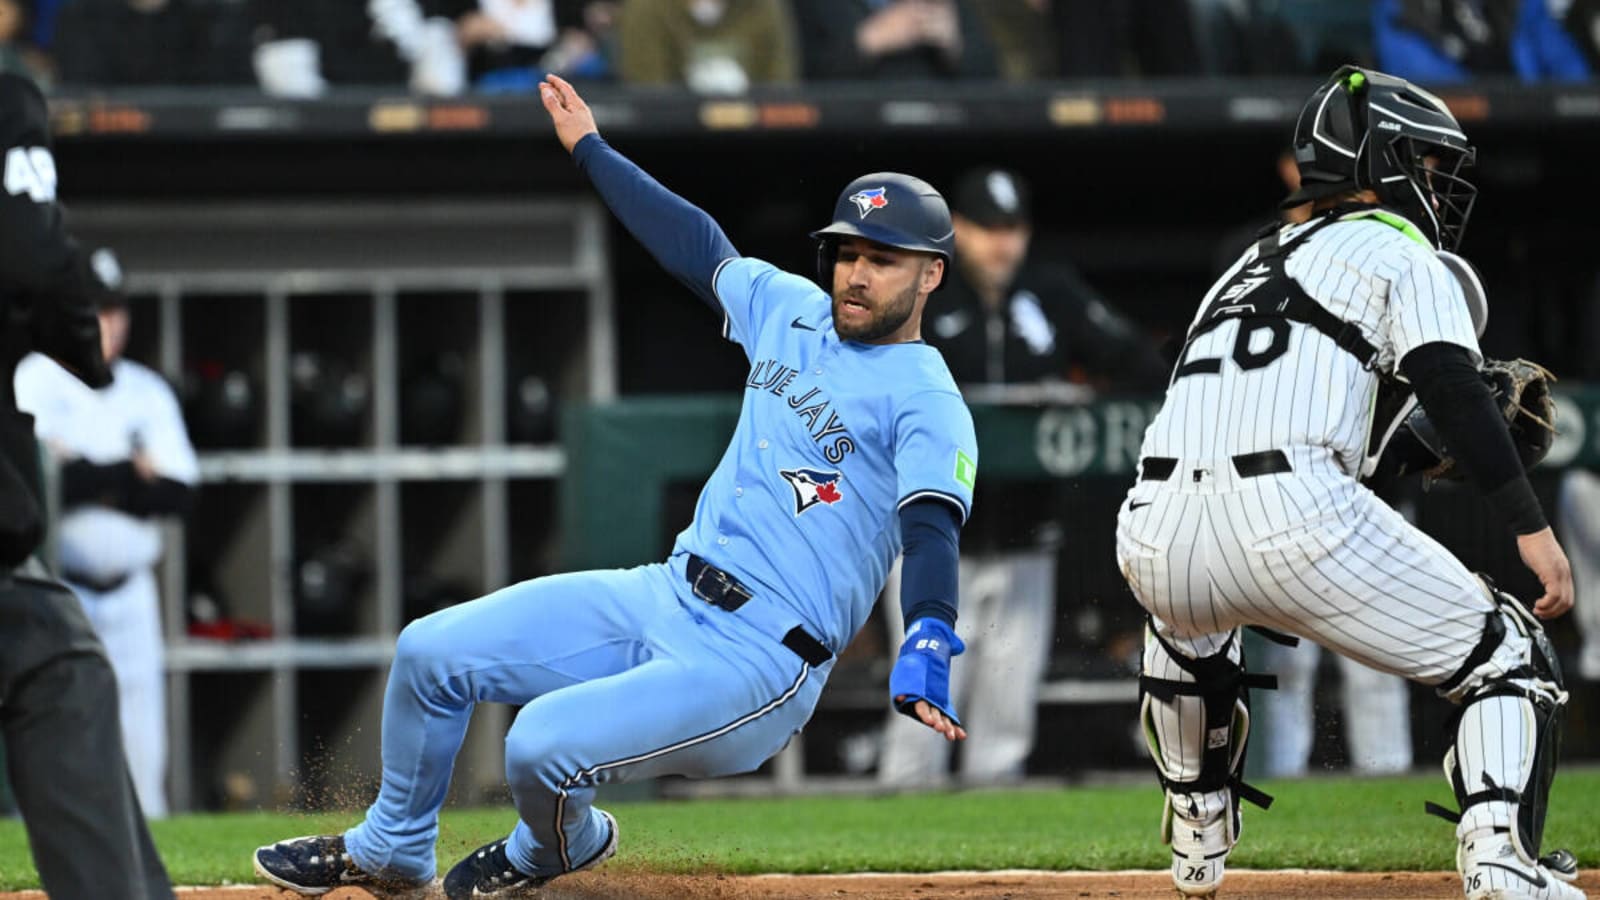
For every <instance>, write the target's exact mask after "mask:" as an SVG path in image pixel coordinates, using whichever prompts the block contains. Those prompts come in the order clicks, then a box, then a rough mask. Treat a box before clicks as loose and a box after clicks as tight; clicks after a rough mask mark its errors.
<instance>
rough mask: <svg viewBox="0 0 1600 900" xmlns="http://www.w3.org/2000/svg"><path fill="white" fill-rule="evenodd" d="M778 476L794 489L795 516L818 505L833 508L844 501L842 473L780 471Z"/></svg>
mask: <svg viewBox="0 0 1600 900" xmlns="http://www.w3.org/2000/svg"><path fill="white" fill-rule="evenodd" d="M778 474H779V475H782V476H783V480H784V481H787V482H789V487H791V488H794V514H795V515H797V516H798V515H800V514H801V513H803V512H805V511H806V510H808V509H810V508H811V507H813V506H816V505H817V504H818V503H822V504H826V505H828V506H832V505H833V504H835V503H838V502H839V501H840V500H843V499H844V495H843V494H841V493H839V481H840V479H842V478H843V477H844V475H843V473H840V472H827V471H823V470H822V469H779V470H778Z"/></svg>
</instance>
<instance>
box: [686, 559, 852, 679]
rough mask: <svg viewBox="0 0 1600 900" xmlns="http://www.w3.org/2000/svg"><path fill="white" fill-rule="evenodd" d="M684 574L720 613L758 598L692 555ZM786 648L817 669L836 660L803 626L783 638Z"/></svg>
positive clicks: (696, 593) (797, 626) (694, 587)
mask: <svg viewBox="0 0 1600 900" xmlns="http://www.w3.org/2000/svg"><path fill="white" fill-rule="evenodd" d="M683 574H684V577H685V578H687V579H688V580H689V590H691V591H693V592H694V595H695V596H696V597H699V598H700V599H701V600H704V601H706V602H707V603H709V604H711V605H712V606H715V607H717V608H718V609H725V610H727V611H728V612H735V611H737V610H738V609H739V607H741V606H743V605H745V603H746V602H748V601H749V600H750V598H751V597H753V596H755V594H754V593H753V592H752V591H751V590H750V589H749V588H747V587H745V586H744V583H743V582H741V581H740V580H739V579H737V578H735V577H733V576H732V575H729V574H728V573H727V572H724V571H722V570H721V569H719V568H717V567H716V566H713V565H712V564H710V563H708V562H706V561H705V560H704V559H701V558H700V557H698V556H696V555H694V554H693V553H691V554H689V563H688V565H687V566H685V567H684V570H683ZM783 645H784V646H785V647H788V648H789V649H790V650H793V651H794V654H795V655H796V656H798V657H800V658H801V659H803V660H805V661H806V662H808V663H810V664H811V665H813V666H820V665H822V664H823V663H825V662H827V661H828V660H830V659H833V651H831V650H829V649H828V648H827V647H825V646H823V643H822V642H821V641H819V640H817V639H816V638H814V637H812V636H811V635H810V634H809V633H807V632H806V630H805V629H804V628H802V627H800V626H799V625H796V626H795V627H793V628H791V629H789V633H788V634H785V635H784V636H783Z"/></svg>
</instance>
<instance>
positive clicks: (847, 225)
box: [811, 172, 956, 293]
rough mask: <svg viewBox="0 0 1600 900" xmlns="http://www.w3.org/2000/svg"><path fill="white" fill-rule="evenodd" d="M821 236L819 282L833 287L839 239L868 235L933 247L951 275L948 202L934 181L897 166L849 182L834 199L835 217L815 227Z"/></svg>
mask: <svg viewBox="0 0 1600 900" xmlns="http://www.w3.org/2000/svg"><path fill="white" fill-rule="evenodd" d="M811 237H813V238H816V240H817V283H818V284H820V285H821V286H822V289H823V290H825V291H829V292H830V293H831V292H832V290H833V266H834V263H835V262H836V261H837V259H838V256H839V239H840V238H843V237H859V238H865V239H867V240H869V241H873V242H874V243H878V244H882V245H884V246H885V247H895V248H898V249H901V250H912V251H915V252H918V253H931V254H933V255H935V256H939V257H941V258H943V259H944V265H945V274H944V276H943V277H941V278H940V280H939V284H940V285H941V286H942V285H943V284H944V277H948V276H949V272H950V260H951V258H952V256H953V255H954V253H955V240H956V233H955V226H954V225H952V224H951V222H950V207H949V206H948V205H946V204H945V201H944V197H943V195H941V194H940V193H939V192H938V191H937V190H935V189H934V187H933V185H931V184H929V183H927V182H926V181H923V180H922V179H920V178H917V177H914V176H911V175H903V174H901V173H899V172H873V173H871V174H869V175H863V176H861V177H860V178H857V179H856V180H854V181H852V182H850V183H849V184H848V185H846V186H845V189H844V190H843V191H840V192H839V199H838V200H837V201H835V202H834V204H833V221H832V222H830V223H828V225H827V226H826V227H824V228H820V229H818V230H816V231H813V232H811Z"/></svg>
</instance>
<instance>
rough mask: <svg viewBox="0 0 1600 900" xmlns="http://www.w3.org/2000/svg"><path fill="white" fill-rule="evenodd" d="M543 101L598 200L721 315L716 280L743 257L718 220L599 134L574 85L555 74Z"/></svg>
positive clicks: (549, 79)
mask: <svg viewBox="0 0 1600 900" xmlns="http://www.w3.org/2000/svg"><path fill="white" fill-rule="evenodd" d="M539 99H540V100H541V101H543V103H544V108H545V110H546V111H548V112H549V113H550V120H551V121H552V122H553V123H554V124H555V127H556V137H557V138H558V139H559V140H560V141H561V146H563V147H565V148H567V152H569V153H571V154H572V159H573V161H574V162H576V163H577V164H578V168H579V169H582V170H583V172H584V174H586V175H588V176H589V180H590V181H591V182H593V183H594V187H595V190H596V191H598V192H599V194H600V199H602V200H604V201H605V203H606V206H608V207H610V208H611V212H612V213H613V214H614V215H615V216H616V217H617V218H618V219H620V220H621V221H622V224H623V226H624V227H626V228H627V229H628V231H629V233H631V234H632V235H633V236H634V238H635V239H636V240H638V241H639V243H640V244H643V245H644V248H645V249H646V250H648V251H650V255H651V256H654V257H655V258H656V262H658V263H660V264H661V266H662V268H664V269H666V270H667V271H668V272H670V273H672V275H673V277H675V278H677V279H678V280H679V281H681V282H683V283H684V284H686V285H688V287H689V289H690V290H692V291H694V292H695V293H696V294H698V295H699V296H700V299H702V300H704V301H705V302H706V303H708V304H710V306H711V308H712V310H713V311H715V312H717V313H718V314H719V315H720V314H721V313H722V305H721V304H720V303H719V302H718V301H717V298H716V292H715V291H714V290H713V288H712V283H711V282H712V279H713V277H714V276H715V275H716V272H717V267H718V266H719V265H721V263H722V261H723V260H727V259H732V258H734V257H736V256H738V255H739V251H737V250H735V249H734V247H733V243H732V242H731V241H729V240H728V236H727V235H726V234H724V233H723V231H722V227H721V226H720V225H718V224H717V223H716V220H714V219H712V218H711V217H710V216H708V215H706V213H705V211H704V210H702V209H700V208H699V207H697V206H695V205H694V204H692V203H690V202H689V201H687V200H685V199H683V198H682V197H680V196H678V195H677V194H674V193H673V192H671V191H669V190H667V189H666V188H665V187H663V186H662V185H661V183H660V182H658V181H656V180H655V179H654V178H651V177H650V176H649V175H648V174H646V173H645V171H644V170H643V169H641V168H639V167H638V166H636V165H634V164H633V162H632V161H630V160H629V159H628V158H627V157H625V156H623V155H622V154H621V153H618V152H617V151H616V150H613V149H612V148H611V145H610V144H607V143H606V142H605V140H604V139H603V138H601V137H600V131H599V129H598V128H597V127H596V126H595V123H594V115H593V114H592V113H590V112H589V105H588V104H587V103H584V102H583V98H582V97H580V96H578V92H577V91H576V90H574V89H573V87H572V85H570V84H568V83H567V82H566V81H565V80H563V79H562V78H560V77H559V76H556V75H549V76H546V80H545V82H544V83H543V84H541V85H539Z"/></svg>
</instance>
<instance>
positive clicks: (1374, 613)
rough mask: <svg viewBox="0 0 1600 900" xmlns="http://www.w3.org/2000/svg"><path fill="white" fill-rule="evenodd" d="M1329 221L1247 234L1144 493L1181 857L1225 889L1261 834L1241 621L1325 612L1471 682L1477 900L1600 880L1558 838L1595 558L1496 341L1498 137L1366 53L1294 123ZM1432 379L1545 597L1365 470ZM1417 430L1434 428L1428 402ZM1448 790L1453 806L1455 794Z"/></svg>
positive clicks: (1446, 421) (1159, 762)
mask: <svg viewBox="0 0 1600 900" xmlns="http://www.w3.org/2000/svg"><path fill="white" fill-rule="evenodd" d="M1294 150H1295V158H1296V161H1297V162H1298V164H1299V167H1300V173H1301V187H1300V189H1299V190H1298V191H1296V192H1295V193H1294V194H1291V195H1290V196H1289V197H1288V198H1287V199H1286V200H1285V205H1296V204H1300V203H1304V202H1307V201H1310V202H1312V203H1313V209H1312V216H1311V218H1310V220H1309V221H1307V222H1305V223H1303V224H1297V225H1285V226H1284V227H1283V228H1281V229H1278V230H1275V231H1272V232H1269V233H1268V234H1267V235H1266V236H1265V237H1263V238H1262V239H1260V240H1259V241H1257V242H1255V243H1253V244H1252V245H1251V246H1249V247H1248V248H1246V249H1245V250H1244V252H1243V253H1242V254H1241V255H1240V256H1239V259H1238V261H1237V262H1235V263H1234V264H1233V266H1232V267H1231V268H1230V269H1229V270H1228V272H1227V273H1225V274H1224V275H1223V276H1222V277H1221V278H1220V279H1219V280H1218V281H1217V282H1216V284H1215V285H1213V286H1212V288H1211V290H1210V291H1209V292H1208V293H1207V295H1206V297H1205V299H1204V301H1203V302H1202V304H1201V307H1200V311H1199V313H1198V315H1197V316H1196V317H1195V319H1194V322H1193V324H1192V325H1191V327H1190V329H1189V333H1188V339H1187V341H1186V343H1185V345H1184V348H1183V351H1182V353H1181V355H1180V357H1179V359H1178V363H1177V367H1176V368H1175V369H1174V371H1173V376H1172V381H1171V383H1170V384H1169V386H1168V389H1167V394H1166V398H1165V400H1164V402H1163V405H1162V408H1161V411H1160V412H1159V413H1158V414H1157V416H1156V418H1155V419H1154V420H1153V421H1152V422H1151V425H1150V427H1149V429H1148V430H1147V431H1146V433H1145V437H1144V443H1143V446H1142V448H1141V450H1140V462H1139V476H1138V481H1137V482H1136V483H1135V484H1134V487H1133V488H1132V490H1131V491H1130V492H1129V494H1128V499H1127V501H1126V502H1125V503H1124V504H1123V506H1122V508H1121V510H1120V511H1119V513H1118V516H1117V555H1118V559H1119V562H1120V564H1121V568H1122V572H1123V575H1124V577H1125V578H1126V579H1127V581H1128V584H1129V586H1130V587H1131V588H1132V590H1133V593H1134V595H1135V596H1136V597H1137V598H1138V600H1139V602H1140V604H1141V605H1143V606H1144V608H1145V610H1146V611H1147V612H1148V613H1149V628H1148V633H1147V642H1146V646H1145V651H1144V657H1143V668H1142V674H1141V676H1140V716H1141V719H1142V721H1143V726H1144V730H1145V733H1146V735H1147V736H1148V738H1149V741H1150V745H1151V752H1152V756H1153V760H1154V762H1155V764H1156V769H1157V775H1158V777H1159V779H1160V781H1161V784H1162V787H1163V788H1164V791H1165V798H1164V801H1165V802H1164V805H1163V814H1162V836H1163V838H1164V839H1165V840H1166V841H1168V842H1170V844H1171V846H1172V852H1173V863H1172V877H1173V881H1174V884H1175V885H1176V886H1177V888H1178V890H1179V891H1180V892H1181V893H1183V894H1186V895H1190V896H1212V895H1214V894H1215V892H1216V890H1217V887H1218V885H1220V884H1221V883H1222V880H1223V874H1224V870H1225V862H1226V859H1227V856H1228V853H1229V851H1230V850H1231V849H1232V848H1233V846H1234V844H1235V842H1236V841H1237V840H1238V837H1239V833H1240V826H1241V819H1240V816H1239V805H1238V804H1239V800H1240V799H1241V798H1244V799H1250V800H1252V801H1256V802H1260V803H1261V804H1262V805H1265V804H1266V803H1268V802H1270V798H1267V797H1265V795H1262V794H1261V793H1260V792H1259V791H1256V790H1255V789H1253V788H1250V787H1249V786H1248V785H1245V784H1244V783H1243V782H1242V781H1241V780H1240V773H1241V772H1242V771H1243V758H1244V748H1245V743H1246V740H1247V735H1248V733H1249V713H1248V706H1247V705H1246V703H1245V692H1246V690H1247V688H1248V687H1249V686H1252V685H1261V684H1262V682H1263V681H1264V680H1265V679H1262V678H1261V677H1260V676H1250V675H1247V674H1246V673H1245V671H1244V666H1243V659H1242V654H1241V651H1240V641H1239V629H1240V628H1241V627H1242V626H1246V625H1252V626H1261V627H1264V628H1267V629H1272V630H1275V631H1278V632H1287V633H1289V634H1292V635H1298V636H1300V637H1303V638H1306V639H1308V640H1312V641H1315V642H1316V643H1318V644H1320V645H1322V646H1323V647H1326V648H1327V649H1329V650H1332V651H1334V652H1336V653H1340V654H1342V655H1346V656H1350V657H1353V658H1355V659H1356V660H1358V661H1360V662H1362V663H1364V664H1366V665H1368V666H1371V667H1373V668H1375V669H1379V670H1382V671H1386V672H1392V673H1395V674H1398V675H1402V676H1405V677H1406V678H1409V679H1411V680H1413V681H1417V682H1420V683H1422V684H1424V685H1428V686H1429V687H1431V688H1433V689H1434V691H1435V692H1436V693H1437V694H1438V695H1439V696H1441V697H1444V698H1445V699H1447V700H1449V701H1451V702H1452V703H1455V704H1457V705H1458V706H1459V711H1458V714H1457V721H1456V724H1455V727H1454V733H1453V736H1452V746H1451V748H1450V749H1449V751H1448V752H1447V754H1446V759H1445V768H1446V770H1447V771H1448V772H1449V774H1450V780H1451V782H1452V787H1453V789H1454V791H1455V793H1456V799H1457V802H1458V803H1459V805H1460V809H1461V811H1460V814H1459V821H1458V825H1457V829H1456V834H1457V838H1458V840H1459V842H1460V847H1459V850H1458V852H1457V856H1456V859H1457V866H1458V868H1459V870H1460V874H1461V878H1462V886H1463V890H1464V891H1465V894H1466V896H1467V897H1468V898H1470V900H1485V898H1491V897H1492V898H1541V900H1543V898H1557V900H1581V898H1582V897H1583V892H1582V891H1580V890H1578V889H1577V888H1576V887H1574V886H1572V885H1571V884H1570V883H1568V881H1569V880H1570V879H1573V878H1575V876H1576V864H1575V861H1574V860H1573V858H1572V856H1571V854H1569V853H1566V852H1565V851H1559V852H1557V853H1552V854H1549V855H1547V856H1544V857H1542V858H1541V856H1540V841H1541V837H1542V831H1543V827H1544V813H1545V809H1546V805H1547V801H1548V796H1549V791H1550V787H1551V781H1552V779H1553V775H1554V768H1555V747H1554V744H1555V741H1556V733H1557V728H1558V725H1559V719H1560V713H1561V709H1562V707H1563V706H1564V704H1565V702H1566V698H1567V695H1566V691H1565V690H1564V689H1563V687H1562V681H1561V675H1560V670H1559V666H1558V663H1557V661H1556V659H1555V656H1554V652H1553V651H1552V650H1551V649H1550V644H1549V642H1548V640H1547V639H1545V636H1544V633H1543V630H1542V628H1541V626H1540V625H1539V620H1540V619H1549V618H1553V617H1556V616H1559V615H1562V614H1563V613H1565V612H1567V610H1569V609H1570V608H1571V607H1572V603H1573V587H1572V575H1571V568H1570V566H1569V564H1568V562H1567V558H1566V556H1565V554H1564V553H1563V552H1562V550H1561V548H1560V546H1559V545H1558V544H1557V543H1556V541H1555V538H1554V536H1553V535H1552V532H1551V530H1550V528H1549V527H1548V525H1547V524H1546V523H1545V519H1544V514H1543V512H1542V511H1541V510H1540V508H1539V504H1538V502H1537V501H1536V500H1535V499H1534V495H1533V491H1532V489H1531V487H1529V484H1528V480H1527V477H1526V475H1525V473H1524V471H1523V465H1522V460H1521V458H1520V457H1519V455H1518V450H1517V447H1516V445H1515V444H1514V443H1513V441H1512V439H1511V436H1510V434H1509V432H1508V430H1507V426H1506V421H1505V419H1504V417H1503V416H1502V414H1501V413H1500V411H1499V410H1498V409H1497V408H1496V407H1495V405H1494V401H1493V398H1492V396H1491V394H1490V392H1489V389H1488V387H1487V386H1486V384H1485V382H1484V380H1483V378H1482V376H1481V373H1480V371H1479V366H1480V365H1481V363H1482V357H1481V356H1480V353H1479V350H1478V342H1477V339H1476V336H1475V334H1474V328H1473V322H1472V316H1471V314H1470V312H1469V309H1468V301H1467V299H1466V296H1465V294H1464V292H1463V288H1462V282H1461V281H1460V280H1458V277H1457V276H1455V275H1453V274H1452V270H1451V269H1450V268H1447V266H1446V264H1445V263H1444V262H1443V261H1441V259H1440V257H1439V254H1438V251H1440V250H1445V251H1451V252H1453V251H1455V250H1456V248H1457V247H1458V246H1459V245H1460V242H1461V237H1462V233H1463V231H1464V229H1465V227H1466V224H1467V220H1468V218H1469V216H1470V214H1471V210H1472V203H1473V200H1474V198H1475V196H1476V189H1475V188H1474V187H1473V186H1472V185H1471V183H1469V182H1468V181H1466V180H1465V179H1463V178H1462V177H1461V175H1460V172H1461V169H1462V168H1463V167H1464V166H1466V165H1468V164H1470V163H1471V162H1473V160H1474V157H1475V155H1476V153H1475V150H1474V149H1473V147H1472V145H1471V144H1470V143H1469V142H1468V140H1467V138H1466V135H1465V134H1464V133H1463V132H1462V130H1461V127H1460V125H1459V124H1458V123H1457V122H1456V120H1455V118H1454V117H1453V116H1452V115H1451V114H1450V111H1449V110H1448V108H1446V106H1445V105H1444V103H1443V102H1441V101H1440V100H1439V99H1438V98H1437V97H1434V96H1433V95H1431V94H1429V93H1427V92H1426V91H1422V90H1420V89H1418V88H1416V87H1415V86H1413V85H1411V84H1410V83H1408V82H1406V81H1404V80H1402V79H1398V78H1394V77H1392V76H1388V75H1384V74H1382V73H1380V72H1374V71H1370V70H1365V69H1361V68H1357V67H1355V66H1346V67H1344V68H1341V69H1340V70H1339V71H1337V72H1335V73H1334V75H1333V76H1332V77H1331V78H1330V79H1329V80H1328V81H1327V82H1325V83H1324V84H1323V85H1322V86H1321V87H1320V88H1319V89H1318V90H1317V91H1316V92H1315V93H1314V94H1313V95H1312V96H1311V98H1310V99H1309V100H1308V101H1307V103H1306V105H1305V107H1304V108H1303V109H1302V111H1301V113H1300V117H1299V121H1298V122H1297V124H1296V127H1295V134H1294ZM1397 384H1398V385H1401V386H1405V387H1407V388H1408V389H1409V390H1410V391H1412V392H1414V393H1415V396H1416V399H1417V401H1418V402H1419V404H1420V408H1421V410H1422V415H1423V417H1424V418H1425V420H1426V421H1425V423H1423V424H1426V425H1428V427H1429V428H1431V429H1432V430H1434V431H1436V432H1437V434H1438V435H1439V436H1440V437H1441V438H1442V439H1443V442H1444V444H1445V445H1447V446H1448V447H1449V448H1450V451H1451V454H1452V455H1453V456H1454V458H1455V459H1456V461H1457V462H1458V463H1459V464H1460V465H1461V466H1462V467H1464V469H1465V471H1466V472H1467V473H1468V475H1469V477H1470V480H1471V481H1472V482H1474V483H1475V484H1476V485H1477V487H1478V488H1479V489H1480V490H1481V491H1482V492H1483V493H1484V495H1485V497H1486V498H1487V500H1488V502H1489V504H1490V505H1491V507H1493V508H1494V509H1495V510H1496V512H1497V513H1498V515H1499V518H1500V519H1501V520H1502V521H1505V522H1506V523H1507V524H1508V525H1509V527H1510V528H1511V530H1512V531H1513V532H1514V533H1515V534H1516V535H1517V546H1518V549H1519V550H1520V552H1521V556H1522V560H1523V562H1524V563H1525V564H1526V565H1527V566H1528V567H1529V568H1530V569H1531V570H1532V571H1533V572H1534V574H1535V575H1536V576H1537V577H1538V579H1539V581H1540V583H1541V584H1542V585H1543V588H1544V594H1543V596H1541V597H1539V598H1538V599H1537V600H1536V601H1535V602H1534V603H1532V604H1531V612H1530V610H1529V608H1528V607H1527V606H1524V605H1523V604H1522V603H1520V602H1519V601H1517V600H1516V599H1515V598H1513V597H1510V596H1508V595H1506V594H1504V593H1503V592H1500V591H1497V590H1495V589H1494V587H1493V585H1492V584H1489V583H1487V582H1486V581H1485V580H1484V579H1481V578H1480V577H1479V576H1477V575H1474V574H1473V573H1472V572H1469V571H1468V570H1467V569H1466V567H1465V566H1463V565H1462V564H1461V563H1460V562H1459V561H1458V560H1457V559H1455V557H1453V556H1451V555H1450V553H1449V552H1447V551H1446V550H1445V549H1444V548H1443V547H1441V546H1440V545H1439V544H1438V543H1437V542H1435V541H1434V540H1432V539H1431V538H1429V537H1428V536H1427V535H1426V534H1424V533H1422V532H1421V531H1419V530H1418V529H1417V528H1415V527H1414V526H1412V525H1410V524H1409V523H1407V522H1406V521H1405V519H1404V518H1403V517H1401V515H1400V514H1399V513H1398V512H1396V511H1395V510H1393V509H1392V508H1390V507H1389V506H1387V505H1385V504H1384V503H1383V502H1381V501H1380V500H1378V499H1377V497H1376V496H1375V495H1374V494H1373V493H1372V492H1371V491H1370V490H1368V489H1367V488H1366V487H1364V486H1363V485H1362V484H1361V483H1360V482H1359V481H1358V478H1359V477H1360V476H1361V475H1362V474H1363V471H1364V469H1365V463H1366V462H1367V459H1368V455H1369V449H1370V448H1371V435H1372V434H1373V433H1374V432H1376V433H1378V434H1389V433H1391V429H1389V428H1388V425H1389V423H1388V421H1378V422H1375V421H1374V419H1375V411H1376V409H1377V407H1378V406H1379V404H1378V403H1377V398H1378V394H1379V389H1380V386H1384V387H1386V389H1387V390H1388V391H1391V392H1392V391H1393V389H1394V386H1395V385H1397ZM1410 422H1411V425H1412V428H1413V430H1414V431H1416V432H1418V433H1420V432H1421V431H1422V430H1423V428H1422V427H1421V426H1420V425H1418V423H1417V421H1416V420H1415V419H1412V420H1410ZM1440 812H1441V813H1442V814H1445V815H1446V816H1454V814H1451V813H1447V812H1445V811H1443V810H1440Z"/></svg>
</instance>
